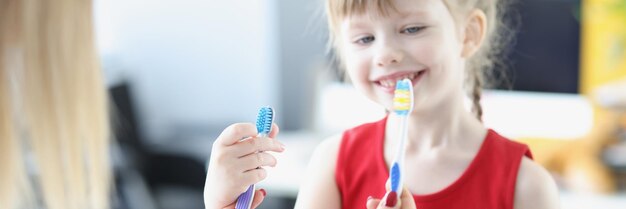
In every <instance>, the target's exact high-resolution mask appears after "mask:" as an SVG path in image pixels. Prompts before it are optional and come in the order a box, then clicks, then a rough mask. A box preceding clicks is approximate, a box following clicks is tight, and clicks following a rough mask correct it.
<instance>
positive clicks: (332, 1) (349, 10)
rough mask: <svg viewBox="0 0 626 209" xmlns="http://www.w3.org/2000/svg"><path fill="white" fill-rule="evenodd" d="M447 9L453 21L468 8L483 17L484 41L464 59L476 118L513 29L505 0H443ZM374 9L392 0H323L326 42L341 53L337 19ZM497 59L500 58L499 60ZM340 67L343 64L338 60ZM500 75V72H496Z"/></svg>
mask: <svg viewBox="0 0 626 209" xmlns="http://www.w3.org/2000/svg"><path fill="white" fill-rule="evenodd" d="M443 1H444V3H445V4H446V6H447V7H448V10H449V11H450V12H451V14H452V16H453V18H454V19H455V22H457V24H458V22H460V21H462V20H463V19H464V18H465V17H466V16H467V15H469V14H470V12H471V11H473V10H475V9H478V10H481V11H483V12H484V13H485V16H486V17H487V24H488V25H487V31H486V34H485V41H483V43H482V45H481V46H480V48H479V50H478V51H477V52H476V53H475V54H474V55H473V56H472V57H471V58H470V59H469V60H468V61H467V63H466V70H467V76H466V79H465V80H466V81H465V86H466V90H467V91H468V92H467V93H468V96H469V97H470V98H471V99H472V103H473V108H472V111H473V112H474V113H475V114H476V117H477V118H478V119H479V120H482V119H481V118H482V107H481V105H480V97H481V93H482V88H483V87H485V86H488V85H490V84H492V82H491V80H490V79H493V78H495V77H496V76H495V75H496V74H498V73H495V72H496V71H492V69H495V68H496V67H501V66H504V63H503V61H502V59H501V58H500V56H501V55H503V54H504V53H505V52H506V49H507V48H506V47H504V46H505V45H506V44H507V43H508V42H509V41H510V40H511V39H512V37H513V36H512V35H513V31H514V30H512V29H511V28H510V27H507V24H505V22H504V21H505V20H506V19H505V18H503V16H504V10H505V8H506V7H508V6H509V4H510V2H509V1H508V0H443ZM371 9H376V11H377V12H378V13H379V14H381V15H387V14H388V13H389V11H390V10H391V11H395V10H396V8H395V6H394V5H393V1H390V0H326V15H327V21H328V27H329V32H330V34H329V35H330V36H329V40H330V41H329V45H330V47H332V49H334V50H335V51H336V53H335V54H338V55H339V56H341V54H342V52H341V48H340V47H339V43H338V38H337V36H338V31H339V28H338V27H339V24H340V21H341V20H342V19H344V18H346V17H349V16H351V15H358V14H363V13H365V12H366V11H368V10H371ZM499 58H500V59H499ZM338 63H339V65H340V66H341V67H343V64H342V63H341V60H338ZM498 75H500V76H503V74H498Z"/></svg>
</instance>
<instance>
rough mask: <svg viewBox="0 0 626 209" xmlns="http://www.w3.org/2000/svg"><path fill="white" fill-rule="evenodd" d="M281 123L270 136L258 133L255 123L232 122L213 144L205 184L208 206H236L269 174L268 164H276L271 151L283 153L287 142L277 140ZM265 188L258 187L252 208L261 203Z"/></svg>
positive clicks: (206, 205) (223, 208)
mask: <svg viewBox="0 0 626 209" xmlns="http://www.w3.org/2000/svg"><path fill="white" fill-rule="evenodd" d="M277 134H278V126H277V125H276V124H273V126H272V132H271V133H270V134H269V137H261V138H258V137H252V138H248V139H246V140H243V141H241V139H243V138H246V137H250V136H256V135H257V130H256V126H255V125H254V124H252V123H238V124H233V125H230V126H229V127H228V128H226V129H224V131H223V132H222V133H221V134H220V136H219V137H218V138H217V139H216V140H215V142H214V143H213V148H212V150H211V159H210V162H209V169H208V172H207V177H206V183H205V186H204V204H205V208H207V209H214V208H219V209H225V208H228V209H231V208H233V209H234V208H235V203H236V200H237V197H238V196H239V195H240V194H241V193H243V192H245V191H246V189H247V188H248V186H249V185H251V184H256V183H258V182H259V181H261V180H263V179H265V178H266V177H267V173H266V171H265V169H263V167H264V166H271V167H274V166H276V163H277V162H276V158H274V156H272V154H271V152H283V151H284V150H285V148H284V145H283V144H282V143H280V142H279V141H277V140H275V139H274V137H276V135H277ZM264 197H265V191H264V190H263V191H260V190H256V192H255V196H254V198H253V201H252V208H256V207H257V206H259V205H260V204H261V202H262V201H263V198H264Z"/></svg>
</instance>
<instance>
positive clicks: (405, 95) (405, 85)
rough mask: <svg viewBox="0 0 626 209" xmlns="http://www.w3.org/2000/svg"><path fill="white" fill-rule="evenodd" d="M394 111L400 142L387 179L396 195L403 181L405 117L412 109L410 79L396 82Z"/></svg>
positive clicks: (399, 192) (405, 138)
mask: <svg viewBox="0 0 626 209" xmlns="http://www.w3.org/2000/svg"><path fill="white" fill-rule="evenodd" d="M393 109H394V113H395V114H396V115H398V116H399V117H400V119H401V127H400V137H401V138H400V143H398V150H397V152H396V156H395V158H394V161H393V164H392V165H391V169H389V180H390V184H391V185H390V186H391V191H395V192H396V193H397V194H398V197H399V196H400V195H401V193H402V185H403V183H402V182H403V181H404V176H403V173H404V168H403V167H404V153H405V144H406V141H407V132H408V122H407V118H408V116H409V114H411V111H413V84H412V83H411V80H409V79H407V78H405V79H402V80H400V81H398V82H397V83H396V90H395V91H394V95H393Z"/></svg>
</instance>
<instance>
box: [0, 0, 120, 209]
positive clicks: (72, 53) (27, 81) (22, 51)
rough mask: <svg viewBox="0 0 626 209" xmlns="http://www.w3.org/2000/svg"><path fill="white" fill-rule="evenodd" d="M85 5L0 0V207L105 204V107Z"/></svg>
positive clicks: (81, 0) (79, 0)
mask: <svg viewBox="0 0 626 209" xmlns="http://www.w3.org/2000/svg"><path fill="white" fill-rule="evenodd" d="M92 7H93V5H92V2H91V1H90V0H47V1H40V0H0V70H1V71H0V171H1V172H0V185H2V187H0V208H8V209H12V208H34V207H40V206H43V207H45V208H51V209H65V208H81V209H82V208H94V209H95V208H109V191H110V187H111V185H110V182H111V171H110V163H109V122H108V112H107V109H108V107H107V103H106V102H107V101H106V91H105V89H104V84H103V81H102V75H101V72H100V69H99V62H98V59H97V55H96V49H95V44H94V39H93V37H94V34H93V25H92V22H93V16H92ZM31 155H32V159H31V158H30V156H31ZM29 162H32V163H29ZM29 171H30V172H29ZM29 173H32V174H33V176H30V175H29ZM38 202H39V203H38ZM38 204H43V205H38Z"/></svg>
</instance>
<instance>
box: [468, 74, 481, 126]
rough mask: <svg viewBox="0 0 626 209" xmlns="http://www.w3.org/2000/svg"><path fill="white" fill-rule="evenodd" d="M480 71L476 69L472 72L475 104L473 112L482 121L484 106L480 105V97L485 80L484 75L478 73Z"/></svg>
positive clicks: (473, 100) (473, 101)
mask: <svg viewBox="0 0 626 209" xmlns="http://www.w3.org/2000/svg"><path fill="white" fill-rule="evenodd" d="M478 73H479V72H476V71H472V72H471V74H472V77H473V78H474V79H473V82H472V84H473V85H472V94H471V97H472V104H473V107H472V112H474V113H475V114H476V117H477V118H478V120H479V121H480V122H482V121H483V108H482V106H481V105H480V97H481V94H482V83H483V81H482V77H481V76H480V75H478Z"/></svg>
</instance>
